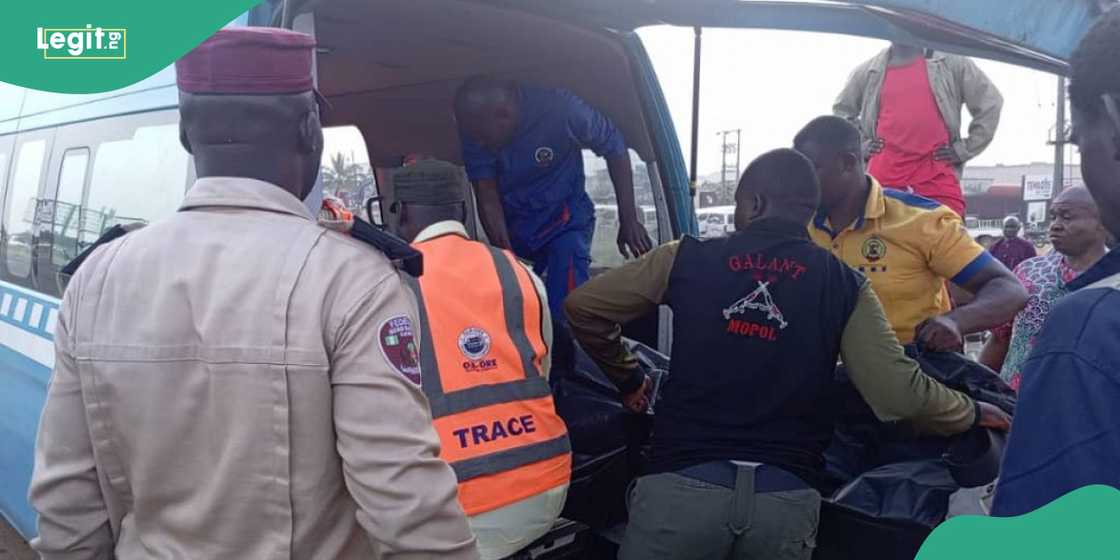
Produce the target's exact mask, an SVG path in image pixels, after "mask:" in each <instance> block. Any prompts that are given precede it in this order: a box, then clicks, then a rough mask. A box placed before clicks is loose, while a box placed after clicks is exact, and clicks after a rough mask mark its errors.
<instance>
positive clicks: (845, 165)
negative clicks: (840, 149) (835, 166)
mask: <svg viewBox="0 0 1120 560" xmlns="http://www.w3.org/2000/svg"><path fill="white" fill-rule="evenodd" d="M862 157H863V156H862V154H855V153H851V152H844V153H841V154H840V165H841V166H842V169H843V170H844V172H845V173H854V172H855V171H857V170H858V169H859V164H860V159H861V158H862Z"/></svg>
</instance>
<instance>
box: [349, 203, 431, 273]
mask: <svg viewBox="0 0 1120 560" xmlns="http://www.w3.org/2000/svg"><path fill="white" fill-rule="evenodd" d="M350 236H351V237H353V238H354V239H357V240H359V241H362V242H365V243H368V244H370V245H372V246H373V247H374V248H376V249H377V250H378V251H381V252H382V253H385V256H386V257H389V260H391V261H393V263H394V264H396V265H397V267H398V268H400V269H401V270H403V271H405V272H407V273H408V274H409V276H413V277H415V278H419V277H420V276H421V275H423V274H424V255H423V254H422V253H421V252H420V251H417V250H416V249H415V248H413V247H412V246H411V245H409V244H408V242H407V241H405V240H403V239H401V238H399V237H397V236H395V235H393V234H391V233H389V232H387V231H384V230H382V229H380V228H377V227H375V226H374V225H373V224H371V223H369V222H367V221H365V220H363V219H361V218H354V225H353V226H352V227H351V228H350Z"/></svg>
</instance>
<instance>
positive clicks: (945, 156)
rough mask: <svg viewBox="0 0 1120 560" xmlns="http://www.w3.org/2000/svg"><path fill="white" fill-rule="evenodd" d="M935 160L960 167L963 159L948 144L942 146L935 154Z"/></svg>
mask: <svg viewBox="0 0 1120 560" xmlns="http://www.w3.org/2000/svg"><path fill="white" fill-rule="evenodd" d="M933 159H935V160H937V161H944V162H946V163H949V164H952V165H960V164H961V158H960V156H958V155H957V151H956V150H954V149H953V147H952V146H950V145H948V144H942V145H941V146H939V147H938V148H937V151H935V152H933Z"/></svg>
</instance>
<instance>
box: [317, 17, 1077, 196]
mask: <svg viewBox="0 0 1120 560" xmlns="http://www.w3.org/2000/svg"><path fill="white" fill-rule="evenodd" d="M639 35H640V36H641V38H642V41H643V43H644V44H645V46H646V50H647V51H648V53H649V55H650V58H651V60H652V61H653V65H654V69H655V71H656V72H657V75H658V79H659V81H660V83H661V88H662V90H663V92H664V94H665V98H666V100H667V102H668V104H669V109H670V112H671V113H672V117H673V123H674V125H675V127H676V130H677V134H678V136H679V137H680V143H681V148H682V149H683V151H684V158H685V162H686V164H687V162H688V154H689V149H690V131H691V123H692V44H693V34H692V29H691V28H684V27H671V26H658V27H649V28H645V29H642V30H640V31H639ZM886 46H887V43H886V42H885V41H880V40H873V39H865V38H860V37H849V36H843V35H830V34H822V33H806V32H793V31H770V30H757V29H705V30H704V35H703V49H702V57H703V60H702V64H701V95H700V131H699V145H700V149H699V165H698V167H699V170H700V174H701V175H706V174H710V173H716V172H718V171H719V168H720V157H721V140H720V136H719V135H718V134H717V133H718V132H719V131H722V130H732V129H742V154H741V167H742V168H745V167H746V165H747V163H748V162H749V161H750V160H751V159H752V158H753V157H754V156H757V155H759V154H761V153H763V152H765V151H768V150H770V149H773V148H777V147H782V146H789V145H790V144H791V143H792V142H793V136H794V135H795V134H796V133H797V131H798V130H799V129H800V128H801V127H802V126H803V125H804V124H805V123H807V122H808V121H809V120H811V119H812V118H813V117H816V116H819V115H822V114H827V113H830V112H831V110H832V102H833V100H834V98H835V97H836V94H837V93H839V91H840V89H841V88H842V87H843V86H844V83H845V81H846V80H847V77H848V75H849V73H851V71H852V69H854V68H855V67H856V66H857V65H859V64H860V63H861V62H863V61H864V60H867V59H868V58H871V57H872V56H874V55H875V54H876V53H877V52H879V51H880V50H881V49H883V48H885V47H886ZM977 64H978V65H979V66H980V68H981V69H982V70H983V71H984V72H985V73H986V74H987V75H988V77H989V78H991V80H992V81H993V82H994V83H995V84H996V86H997V87H998V88H999V89H1000V91H1001V92H1002V93H1003V97H1004V106H1003V115H1002V119H1001V122H1000V126H999V129H998V130H997V132H996V136H995V140H994V141H993V142H992V144H991V145H990V146H989V147H988V149H987V150H986V151H985V152H984V153H982V154H981V155H980V156H979V157H978V158H976V159H975V160H973V161H972V163H973V164H975V165H996V164H1000V163H1002V164H1018V163H1029V162H1034V161H1048V162H1049V161H1053V160H1054V149H1053V147H1052V146H1049V145H1047V144H1046V141H1047V140H1048V139H1049V138H1052V136H1053V129H1054V121H1055V107H1056V105H1055V104H1056V98H1057V77H1056V76H1054V75H1052V74H1047V73H1044V72H1039V71H1036V70H1029V69H1026V68H1021V67H1016V66H1013V65H1008V64H1003V63H999V62H993V61H989V60H982V59H978V60H977ZM964 113H965V124H964V125H963V126H964V127H965V129H966V130H967V122H968V117H967V110H965V112H964ZM361 146H362V144H361V140H360V136H359V135H358V134H357V131H356V130H355V129H350V130H335V131H328V132H327V150H326V152H325V154H324V158H327V157H329V154H330V153H331V152H334V151H336V150H342V151H344V152H345V153H347V154H349V153H351V152H353V153H354V154H355V156H356V159H357V160H358V161H367V157H366V154H365V153H364V150H363V149H362V147H361ZM1071 158H1072V159H1071ZM1066 161H1067V163H1070V162H1071V161H1076V155H1075V154H1074V153H1073V152H1070V153H1067V156H1066Z"/></svg>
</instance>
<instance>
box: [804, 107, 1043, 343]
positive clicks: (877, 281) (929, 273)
mask: <svg viewBox="0 0 1120 560" xmlns="http://www.w3.org/2000/svg"><path fill="white" fill-rule="evenodd" d="M861 146H862V142H861V138H860V132H859V130H858V129H857V128H856V127H855V126H854V125H852V124H851V123H849V122H848V121H846V120H844V119H842V118H839V117H831V116H828V117H819V118H817V119H814V120H813V121H812V122H810V123H809V124H808V125H807V126H806V127H805V128H803V129H802V130H801V132H799V133H798V134H797V137H796V138H795V139H794V147H795V148H796V149H797V150H798V151H800V152H801V153H803V154H805V155H806V156H807V157H808V158H809V159H810V160H812V161H813V164H814V165H815V166H816V168H817V175H818V177H819V178H820V182H821V208H820V210H819V211H818V212H817V216H816V217H815V218H814V220H813V222H812V224H810V226H809V232H810V235H811V236H812V238H813V240H814V241H816V242H817V244H818V245H820V246H821V247H824V248H826V249H829V250H830V251H832V253H833V254H834V255H836V256H837V257H839V258H840V259H841V260H843V261H844V262H845V263H847V264H848V265H849V266H851V267H852V268H854V269H856V270H858V271H860V272H862V273H863V274H865V275H866V276H867V277H868V278H869V279H870V281H871V286H872V288H873V289H874V290H875V293H876V295H878V296H879V300H880V301H882V303H883V307H884V308H885V310H886V312H887V318H888V319H889V320H890V322H891V326H892V327H893V328H894V331H895V334H897V335H898V339H899V341H900V342H902V343H903V344H909V343H911V342H915V341H916V342H918V343H919V344H920V345H921V346H922V347H923V348H925V349H928V350H959V349H961V348H963V346H964V336H965V335H967V334H971V333H974V332H980V331H983V330H986V329H989V328H993V327H995V326H998V325H1000V324H1002V323H1003V322H1006V321H1007V320H1009V319H1010V318H1012V317H1014V316H1015V314H1016V313H1017V312H1018V311H1019V310H1020V309H1022V308H1023V305H1024V304H1025V303H1026V300H1027V293H1026V290H1025V289H1024V288H1023V287H1022V286H1021V285H1020V284H1019V282H1018V281H1017V280H1016V279H1015V276H1014V275H1013V274H1012V273H1011V271H1009V270H1007V268H1006V267H1005V266H1003V265H1002V264H1000V262H999V261H997V260H996V259H994V258H993V257H992V256H991V255H990V254H988V252H987V251H985V250H984V248H983V247H981V246H980V245H979V244H977V243H976V242H975V241H973V239H972V237H971V236H970V235H969V234H968V231H967V230H966V229H965V228H964V225H963V224H962V223H961V219H960V217H959V216H957V214H956V213H954V212H953V211H952V210H950V209H949V208H947V207H945V206H942V205H941V204H940V203H938V202H936V201H933V200H930V199H928V198H924V197H921V196H918V195H915V194H910V193H908V192H906V191H901V190H895V189H884V188H883V187H882V186H881V185H880V184H879V182H878V181H876V180H875V178H874V177H871V176H869V175H867V174H866V171H865V170H864V158H863V153H862V148H861ZM946 280H948V281H950V282H952V283H954V284H956V285H957V286H960V287H961V288H963V289H964V290H966V291H968V292H970V293H972V294H973V295H974V296H975V297H974V299H973V300H972V301H971V302H969V303H968V304H967V305H962V306H960V307H957V308H956V309H951V306H950V302H949V294H948V291H947V290H946V288H945V281H946Z"/></svg>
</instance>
